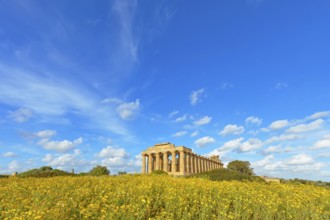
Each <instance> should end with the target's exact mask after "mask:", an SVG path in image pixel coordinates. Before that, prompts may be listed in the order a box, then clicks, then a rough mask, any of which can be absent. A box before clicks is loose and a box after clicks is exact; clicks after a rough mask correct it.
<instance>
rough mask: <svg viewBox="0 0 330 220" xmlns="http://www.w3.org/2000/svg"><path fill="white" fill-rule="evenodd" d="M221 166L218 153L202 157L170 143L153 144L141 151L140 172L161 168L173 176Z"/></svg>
mask: <svg viewBox="0 0 330 220" xmlns="http://www.w3.org/2000/svg"><path fill="white" fill-rule="evenodd" d="M173 158H174V159H173ZM222 167H223V164H222V163H221V161H220V159H219V156H218V155H214V156H211V157H209V158H207V157H203V156H200V155H198V154H195V153H193V152H192V150H191V149H190V148H187V147H184V146H178V147H175V145H174V144H171V143H160V144H155V146H152V147H149V148H147V150H145V151H143V152H142V173H151V172H152V171H154V170H162V171H165V172H167V173H168V174H171V175H174V176H186V175H191V174H194V173H200V172H204V171H209V170H213V169H218V168H222Z"/></svg>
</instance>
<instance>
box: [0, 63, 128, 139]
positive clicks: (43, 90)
mask: <svg viewBox="0 0 330 220" xmlns="http://www.w3.org/2000/svg"><path fill="white" fill-rule="evenodd" d="M55 75H56V74H54V73H52V74H50V73H49V72H46V73H44V72H40V70H27V69H20V68H14V67H11V66H7V65H3V64H1V63H0V76H1V80H0V102H1V103H4V104H6V105H8V106H12V107H19V108H20V107H21V106H24V108H27V109H30V110H31V111H33V112H34V113H35V114H36V116H40V115H41V116H49V117H52V118H53V117H60V118H63V117H65V116H66V114H69V113H71V114H76V115H77V116H79V117H82V118H84V119H85V120H87V121H91V122H93V123H90V124H92V125H94V126H97V127H98V128H101V129H106V130H110V131H112V132H113V133H116V134H127V133H128V132H127V130H126V129H125V128H124V125H123V124H121V123H120V122H119V121H118V120H117V119H116V113H115V109H114V108H111V107H108V106H104V105H101V103H100V101H99V100H100V97H99V95H98V94H97V93H95V92H94V91H91V90H90V89H89V88H88V87H85V86H83V85H81V84H77V83H75V82H71V81H68V80H66V79H61V78H60V77H56V78H55V77H53V76H55ZM20 120H21V119H20ZM21 121H22V120H21Z"/></svg>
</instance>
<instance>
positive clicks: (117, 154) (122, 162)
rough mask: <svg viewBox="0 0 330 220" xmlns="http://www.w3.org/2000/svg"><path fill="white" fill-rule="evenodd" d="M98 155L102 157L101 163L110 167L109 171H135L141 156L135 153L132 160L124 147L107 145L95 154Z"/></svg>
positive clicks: (139, 164)
mask: <svg viewBox="0 0 330 220" xmlns="http://www.w3.org/2000/svg"><path fill="white" fill-rule="evenodd" d="M97 156H98V157H100V158H102V160H101V165H102V166H107V167H110V171H111V172H112V173H113V172H115V171H118V170H119V171H133V170H134V171H135V172H136V171H137V170H136V169H137V168H139V170H138V171H140V166H141V163H142V161H141V156H140V155H137V156H135V157H134V160H132V159H130V157H129V155H128V153H127V152H126V151H125V149H124V148H120V147H114V146H108V147H106V148H103V149H102V150H101V151H100V153H98V154H97Z"/></svg>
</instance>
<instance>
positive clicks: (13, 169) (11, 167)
mask: <svg viewBox="0 0 330 220" xmlns="http://www.w3.org/2000/svg"><path fill="white" fill-rule="evenodd" d="M21 170H22V166H21V165H20V164H19V163H18V162H17V161H16V160H13V161H12V162H10V163H9V165H8V171H9V172H11V173H13V172H18V171H21Z"/></svg>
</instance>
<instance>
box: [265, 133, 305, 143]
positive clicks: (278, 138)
mask: <svg viewBox="0 0 330 220" xmlns="http://www.w3.org/2000/svg"><path fill="white" fill-rule="evenodd" d="M301 138H302V136H300V135H295V134H281V135H280V136H273V137H270V138H268V139H267V140H266V141H265V143H266V144H270V143H274V142H279V141H290V140H298V139H301Z"/></svg>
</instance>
